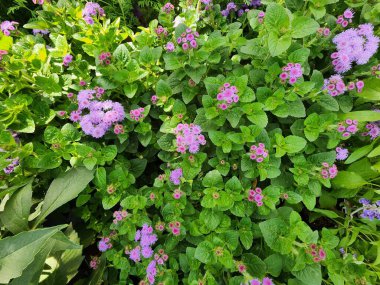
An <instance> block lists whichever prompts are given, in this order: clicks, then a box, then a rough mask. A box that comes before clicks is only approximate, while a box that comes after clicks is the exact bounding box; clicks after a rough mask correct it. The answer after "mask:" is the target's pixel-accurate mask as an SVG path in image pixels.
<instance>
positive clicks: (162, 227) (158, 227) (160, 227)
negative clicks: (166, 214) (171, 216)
mask: <svg viewBox="0 0 380 285" xmlns="http://www.w3.org/2000/svg"><path fill="white" fill-rule="evenodd" d="M154 228H155V229H156V231H159V232H162V231H164V230H165V223H164V222H158V223H157V224H156V225H155V226H154Z"/></svg>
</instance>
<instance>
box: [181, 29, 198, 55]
mask: <svg viewBox="0 0 380 285" xmlns="http://www.w3.org/2000/svg"><path fill="white" fill-rule="evenodd" d="M198 37H199V33H198V32H197V31H195V32H193V30H192V29H190V28H187V29H186V31H185V32H183V33H182V34H181V36H180V37H178V38H177V44H179V45H180V46H181V45H182V49H183V50H188V49H189V48H197V47H198V43H197V40H196V38H198Z"/></svg>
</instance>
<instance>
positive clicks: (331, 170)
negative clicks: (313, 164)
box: [321, 162, 338, 179]
mask: <svg viewBox="0 0 380 285" xmlns="http://www.w3.org/2000/svg"><path fill="white" fill-rule="evenodd" d="M337 174H338V168H337V167H336V165H335V164H333V165H332V166H330V165H329V164H328V163H327V162H322V169H321V175H322V177H323V179H329V178H331V179H332V178H334V177H335V176H336V175H337Z"/></svg>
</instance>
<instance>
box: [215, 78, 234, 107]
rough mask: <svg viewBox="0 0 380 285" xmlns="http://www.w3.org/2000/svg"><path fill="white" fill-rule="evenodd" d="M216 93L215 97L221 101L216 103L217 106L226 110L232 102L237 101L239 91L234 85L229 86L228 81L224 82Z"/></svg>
mask: <svg viewBox="0 0 380 285" xmlns="http://www.w3.org/2000/svg"><path fill="white" fill-rule="evenodd" d="M219 92H220V93H218V95H216V99H217V100H218V101H221V103H220V104H218V108H219V109H222V110H226V109H227V108H228V107H229V106H230V105H231V104H232V103H237V102H238V101H239V96H238V95H237V93H238V92H239V91H238V89H237V88H236V86H231V84H230V83H224V84H223V86H222V87H220V88H219Z"/></svg>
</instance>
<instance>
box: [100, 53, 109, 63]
mask: <svg viewBox="0 0 380 285" xmlns="http://www.w3.org/2000/svg"><path fill="white" fill-rule="evenodd" d="M98 58H99V61H100V64H104V65H109V64H110V63H111V53H110V52H102V53H101V54H100V55H99V57H98Z"/></svg>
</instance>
